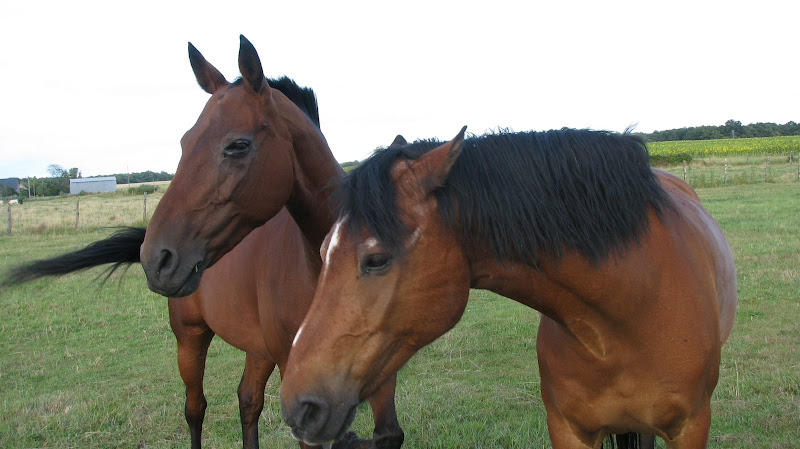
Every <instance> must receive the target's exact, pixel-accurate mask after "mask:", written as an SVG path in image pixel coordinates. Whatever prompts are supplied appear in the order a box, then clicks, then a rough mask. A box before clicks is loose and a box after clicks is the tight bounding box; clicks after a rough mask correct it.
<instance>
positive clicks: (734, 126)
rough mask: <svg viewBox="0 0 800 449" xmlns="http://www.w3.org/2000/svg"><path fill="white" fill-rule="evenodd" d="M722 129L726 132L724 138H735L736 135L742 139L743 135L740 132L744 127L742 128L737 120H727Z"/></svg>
mask: <svg viewBox="0 0 800 449" xmlns="http://www.w3.org/2000/svg"><path fill="white" fill-rule="evenodd" d="M723 128H724V129H725V131H726V132H725V135H726V136H731V137H736V136H737V135H738V136H739V137H743V134H744V133H743V132H742V131H744V127H743V126H742V122H740V121H738V120H733V119H731V120H728V121H727V122H725V126H723Z"/></svg>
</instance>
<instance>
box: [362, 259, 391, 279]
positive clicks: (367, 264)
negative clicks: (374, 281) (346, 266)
mask: <svg viewBox="0 0 800 449" xmlns="http://www.w3.org/2000/svg"><path fill="white" fill-rule="evenodd" d="M391 262H392V258H391V257H389V255H388V254H370V255H369V256H367V257H366V258H365V259H364V262H363V263H362V264H361V270H362V271H363V272H364V273H365V274H370V273H372V274H379V273H381V272H383V271H386V269H387V268H389V265H391Z"/></svg>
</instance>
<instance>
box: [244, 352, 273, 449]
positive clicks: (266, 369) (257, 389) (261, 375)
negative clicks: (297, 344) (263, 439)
mask: <svg viewBox="0 0 800 449" xmlns="http://www.w3.org/2000/svg"><path fill="white" fill-rule="evenodd" d="M274 369H275V362H273V361H271V360H263V359H259V358H257V357H254V356H251V355H250V354H245V359H244V373H243V374H242V381H241V382H239V390H238V393H239V417H240V418H241V420H242V446H243V447H244V449H258V417H259V416H260V415H261V410H263V409H264V388H265V387H266V385H267V379H269V376H270V374H272V371H273V370H274Z"/></svg>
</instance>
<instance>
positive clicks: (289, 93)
mask: <svg viewBox="0 0 800 449" xmlns="http://www.w3.org/2000/svg"><path fill="white" fill-rule="evenodd" d="M242 82H243V80H242V78H241V77H238V78H236V79H235V80H233V83H231V84H233V85H234V86H235V85H239V84H241V83H242ZM267 82H268V83H269V86H270V87H272V88H273V89H278V90H279V91H281V93H282V94H284V95H286V98H288V99H289V100H291V102H292V103H294V104H295V106H297V107H298V108H300V110H301V111H303V112H304V113H305V114H306V115H307V116H308V118H310V119H311V121H312V122H314V124H315V125H317V128H319V127H320V126H319V106H318V105H317V96H316V95H315V94H314V91H313V90H312V89H311V88H310V87H300V86H298V85H297V83H295V82H294V80H293V79H291V78H289V77H287V76H282V77H280V78H278V79H269V78H267Z"/></svg>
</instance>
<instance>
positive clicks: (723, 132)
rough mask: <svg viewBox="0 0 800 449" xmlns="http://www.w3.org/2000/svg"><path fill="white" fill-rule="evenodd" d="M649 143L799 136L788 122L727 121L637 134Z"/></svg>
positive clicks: (798, 126) (799, 126)
mask: <svg viewBox="0 0 800 449" xmlns="http://www.w3.org/2000/svg"><path fill="white" fill-rule="evenodd" d="M638 134H640V135H642V136H643V137H645V138H646V139H647V140H649V141H651V142H660V141H666V140H707V139H730V138H736V139H738V138H740V137H775V136H797V135H800V124H798V123H795V122H788V123H785V124H783V125H778V124H775V123H763V122H759V123H751V124H749V125H742V122H740V121H738V120H728V121H727V122H725V124H724V125H722V126H694V127H690V128H680V129H669V130H666V131H655V132H652V133H649V134H647V133H638Z"/></svg>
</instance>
